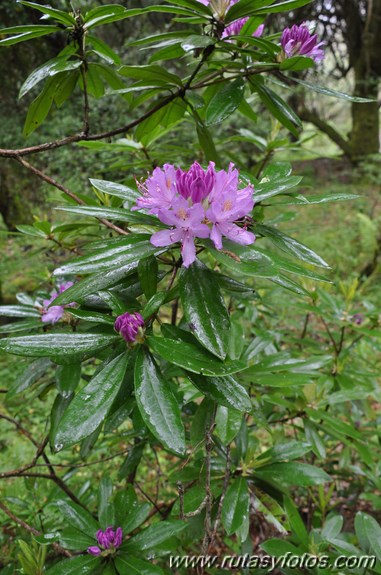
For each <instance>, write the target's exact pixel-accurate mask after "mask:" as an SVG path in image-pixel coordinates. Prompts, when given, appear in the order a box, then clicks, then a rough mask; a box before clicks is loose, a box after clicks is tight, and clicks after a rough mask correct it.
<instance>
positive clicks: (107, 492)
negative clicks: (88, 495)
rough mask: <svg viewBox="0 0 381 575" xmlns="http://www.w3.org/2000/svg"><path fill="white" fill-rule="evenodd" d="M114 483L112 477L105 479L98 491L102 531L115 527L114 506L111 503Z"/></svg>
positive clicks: (99, 517)
mask: <svg viewBox="0 0 381 575" xmlns="http://www.w3.org/2000/svg"><path fill="white" fill-rule="evenodd" d="M111 497H112V481H111V479H110V477H103V478H102V480H101V482H100V483H99V490H98V519H99V523H100V526H101V528H102V529H106V528H107V527H108V526H109V525H114V521H115V517H114V506H113V505H112V502H111Z"/></svg>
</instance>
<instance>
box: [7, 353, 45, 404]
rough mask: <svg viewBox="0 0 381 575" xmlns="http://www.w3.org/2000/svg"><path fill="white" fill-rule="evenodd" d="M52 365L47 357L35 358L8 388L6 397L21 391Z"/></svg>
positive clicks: (8, 397)
mask: <svg viewBox="0 0 381 575" xmlns="http://www.w3.org/2000/svg"><path fill="white" fill-rule="evenodd" d="M50 367H52V363H51V361H50V360H49V359H37V360H35V361H33V362H32V363H30V364H29V365H28V367H27V368H26V369H25V370H24V371H23V373H22V374H21V375H20V376H19V377H18V378H17V380H16V381H15V382H14V383H13V384H12V385H11V386H10V387H9V388H8V393H7V399H10V398H11V397H13V396H14V395H16V394H17V393H21V392H23V391H25V390H26V389H28V388H29V387H30V386H31V385H33V384H34V383H36V381H38V380H39V379H40V378H41V377H42V376H43V375H45V373H46V372H47V371H48V370H49V368H50Z"/></svg>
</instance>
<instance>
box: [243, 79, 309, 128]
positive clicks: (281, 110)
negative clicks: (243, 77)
mask: <svg viewBox="0 0 381 575" xmlns="http://www.w3.org/2000/svg"><path fill="white" fill-rule="evenodd" d="M250 83H251V85H252V86H253V88H254V90H255V91H256V92H257V93H258V95H259V97H260V99H261V100H262V102H263V103H264V105H265V106H266V108H268V110H269V111H270V112H271V114H272V115H273V116H274V117H275V118H276V119H277V120H279V122H280V123H281V124H282V125H283V126H284V127H285V128H287V129H288V130H289V131H290V132H291V133H292V134H293V135H294V136H295V137H296V138H298V137H299V130H301V129H302V123H301V121H300V118H298V116H297V115H296V114H295V112H294V111H293V110H292V109H291V108H290V106H289V105H288V104H287V103H286V102H285V101H284V100H283V98H281V97H280V96H279V95H278V94H277V93H276V92H274V91H273V90H271V88H269V87H268V86H266V85H265V84H264V82H263V80H262V79H258V78H250Z"/></svg>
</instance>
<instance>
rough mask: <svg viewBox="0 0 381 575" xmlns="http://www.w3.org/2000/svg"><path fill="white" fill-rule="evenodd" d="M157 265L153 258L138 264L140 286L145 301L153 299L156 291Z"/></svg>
mask: <svg viewBox="0 0 381 575" xmlns="http://www.w3.org/2000/svg"><path fill="white" fill-rule="evenodd" d="M158 270H159V267H158V263H157V259H156V258H155V257H154V256H150V257H148V258H145V259H144V260H140V262H139V264H138V274H139V281H140V285H141V286H142V290H143V293H144V295H145V296H146V298H147V300H149V299H150V298H151V297H153V296H154V295H155V293H156V290H157V280H158V276H157V274H158Z"/></svg>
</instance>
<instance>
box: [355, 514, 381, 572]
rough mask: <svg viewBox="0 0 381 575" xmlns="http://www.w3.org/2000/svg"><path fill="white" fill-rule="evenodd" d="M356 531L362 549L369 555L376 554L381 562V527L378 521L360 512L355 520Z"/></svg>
mask: <svg viewBox="0 0 381 575" xmlns="http://www.w3.org/2000/svg"><path fill="white" fill-rule="evenodd" d="M355 529H356V535H357V537H358V539H359V541H360V544H361V547H362V548H363V549H364V550H365V551H367V552H368V553H369V552H372V553H374V554H375V555H376V556H377V559H378V560H379V561H381V527H380V525H379V524H378V523H377V521H376V520H375V519H374V518H373V517H371V516H370V515H368V514H367V513H363V512H362V511H359V512H358V513H357V515H356V519H355Z"/></svg>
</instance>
